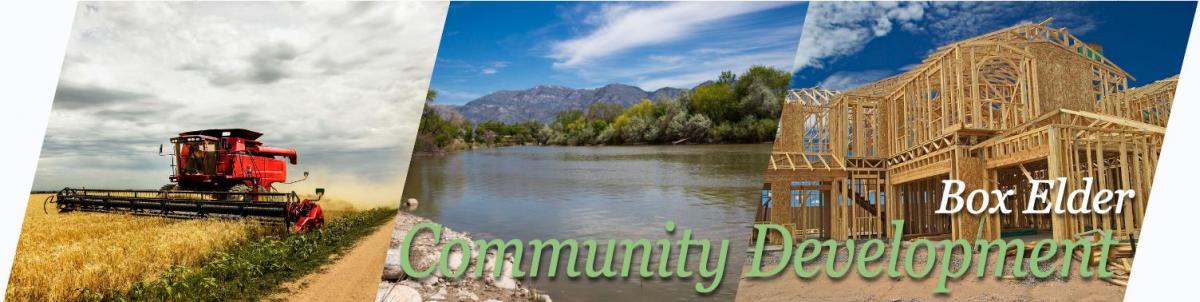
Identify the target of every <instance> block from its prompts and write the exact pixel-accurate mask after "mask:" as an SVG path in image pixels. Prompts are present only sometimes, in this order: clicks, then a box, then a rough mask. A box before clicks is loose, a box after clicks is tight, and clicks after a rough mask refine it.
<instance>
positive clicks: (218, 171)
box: [55, 129, 325, 231]
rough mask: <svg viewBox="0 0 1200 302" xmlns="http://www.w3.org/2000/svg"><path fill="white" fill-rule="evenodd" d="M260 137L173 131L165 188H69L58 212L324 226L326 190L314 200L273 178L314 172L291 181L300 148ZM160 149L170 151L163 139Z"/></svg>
mask: <svg viewBox="0 0 1200 302" xmlns="http://www.w3.org/2000/svg"><path fill="white" fill-rule="evenodd" d="M260 136H262V133H258V132H254V131H250V130H246V129H209V130H198V131H189V132H183V133H180V134H179V136H178V137H174V138H171V143H172V144H173V145H174V149H173V153H171V154H170V156H172V157H173V159H172V163H171V167H172V168H173V170H174V171H173V174H172V175H171V177H170V180H171V182H172V183H171V184H167V185H165V186H163V187H162V189H160V190H158V191H150V190H93V189H72V188H64V189H62V191H59V192H58V194H56V195H55V203H57V206H58V210H59V211H60V212H69V211H92V212H123V213H134V214H142V215H158V216H168V217H231V218H259V219H263V220H268V221H275V222H283V223H285V224H287V225H288V226H289V227H290V228H291V229H293V230H295V231H305V230H310V229H315V228H320V227H321V226H322V225H324V223H325V215H324V212H323V211H322V210H321V205H320V204H319V203H318V201H320V199H321V197H322V196H324V195H325V189H321V188H318V189H317V190H316V196H317V197H316V199H301V198H300V197H299V196H298V195H296V192H289V193H280V192H278V191H277V190H276V189H275V187H274V185H275V184H278V183H284V184H289V183H295V182H298V181H302V180H305V179H308V172H304V178H302V179H300V180H296V181H292V182H287V163H288V162H290V163H291V164H293V165H295V164H296V157H297V154H296V150H292V149H283V148H276V147H268V146H264V145H263V143H262V142H259V141H257V139H258V138H259V137H260ZM159 155H164V154H163V148H162V146H161V145H160V146H159ZM164 156H165V155H164ZM284 159H286V160H287V162H285V161H284Z"/></svg>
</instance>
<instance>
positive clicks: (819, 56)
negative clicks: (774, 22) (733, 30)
mask: <svg viewBox="0 0 1200 302" xmlns="http://www.w3.org/2000/svg"><path fill="white" fill-rule="evenodd" d="M925 5H926V4H924V3H915V2H813V3H810V4H809V7H808V14H807V15H806V17H805V19H804V30H803V33H801V34H800V42H799V43H800V44H799V46H798V47H797V50H796V58H795V61H794V62H793V64H792V70H793V71H795V70H800V69H804V68H808V67H817V68H819V67H821V66H822V65H821V64H822V60H825V59H830V58H837V57H841V56H845V55H848V54H851V53H856V52H858V51H860V50H862V48H863V46H865V45H866V44H867V42H870V41H871V39H874V38H876V37H882V36H885V35H887V34H888V33H890V32H891V31H892V28H893V27H894V25H895V24H897V23H898V24H900V25H901V26H902V27H913V26H914V24H915V23H914V22H916V21H918V20H921V19H922V18H923V17H924V12H925V9H924V7H925Z"/></svg>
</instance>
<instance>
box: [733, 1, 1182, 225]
mask: <svg viewBox="0 0 1200 302" xmlns="http://www.w3.org/2000/svg"><path fill="white" fill-rule="evenodd" d="M1049 21H1050V20H1047V21H1045V22H1042V23H1037V24H1020V25H1016V26H1013V27H1009V28H1005V29H1002V30H999V31H995V32H992V33H988V34H984V35H981V36H978V37H974V38H970V39H967V40H963V41H960V42H957V43H953V44H950V45H946V46H943V47H941V48H938V49H937V50H936V51H935V52H934V53H933V54H931V55H930V56H929V57H927V58H926V59H925V60H924V61H923V62H922V63H921V64H920V65H918V66H917V67H916V68H913V69H911V70H910V71H908V72H905V73H903V74H900V75H897V76H893V77H889V78H886V79H883V80H880V81H876V82H873V83H869V84H865V85H863V86H860V87H857V88H854V89H851V90H848V91H845V92H838V91H832V90H827V89H822V88H807V89H797V90H792V91H791V92H790V93H789V94H788V96H787V100H786V101H785V103H784V110H783V116H782V117H781V119H780V126H779V133H778V135H777V139H776V141H775V146H774V149H773V151H772V154H771V163H770V165H769V166H768V168H767V186H769V187H770V188H771V189H770V192H771V195H772V201H771V203H770V204H771V206H772V207H773V208H774V210H773V211H767V210H768V209H765V208H762V207H760V209H759V213H760V215H759V216H758V218H756V220H759V219H762V221H765V222H772V223H778V224H787V225H789V226H792V227H793V231H800V232H802V233H804V234H803V236H804V237H806V238H807V237H814V236H819V237H823V238H833V239H861V238H879V237H888V238H892V237H894V236H901V237H902V238H917V237H922V238H932V237H949V238H957V239H976V238H999V237H1000V236H1001V235H1002V234H1003V232H1004V231H1006V230H1015V229H1031V230H1041V231H1046V232H1048V233H1050V235H1051V236H1052V237H1053V238H1054V239H1060V240H1061V239H1069V238H1072V236H1073V235H1075V234H1077V233H1082V232H1086V231H1089V230H1094V229H1098V228H1105V229H1113V230H1114V231H1115V233H1116V237H1119V238H1127V239H1128V238H1136V237H1137V233H1138V231H1139V230H1140V227H1139V226H1140V225H1141V222H1142V219H1143V218H1144V214H1145V208H1146V206H1147V200H1148V197H1149V196H1148V195H1149V192H1150V191H1149V188H1150V185H1151V184H1152V183H1153V176H1154V167H1155V165H1156V164H1157V161H1158V153H1159V151H1160V149H1161V148H1162V137H1163V135H1164V134H1165V128H1164V127H1165V126H1166V123H1167V120H1168V118H1169V116H1170V108H1171V103H1172V101H1173V97H1174V92H1175V88H1176V85H1177V83H1178V76H1175V77H1170V78H1167V79H1163V80H1160V81H1156V82H1154V83H1151V84H1148V85H1145V86H1142V87H1139V88H1129V87H1128V86H1127V85H1128V84H1127V83H1128V80H1130V79H1132V76H1130V75H1129V74H1128V73H1127V72H1125V71H1124V70H1123V69H1121V68H1120V67H1119V66H1118V65H1117V64H1116V63H1113V62H1112V61H1110V60H1109V59H1108V58H1107V57H1105V56H1104V55H1103V53H1102V52H1101V51H1100V50H1099V49H1100V47H1098V46H1096V45H1093V44H1088V43H1085V42H1083V41H1081V40H1079V39H1078V38H1077V37H1075V36H1073V35H1071V34H1070V33H1069V32H1068V31H1067V29H1065V28H1057V29H1056V28H1051V27H1049V26H1048V24H1049ZM1057 177H1065V178H1067V183H1068V187H1069V188H1070V187H1077V186H1078V185H1079V184H1080V183H1081V182H1082V180H1083V178H1084V177H1091V178H1093V179H1095V185H1094V190H1100V189H1134V190H1136V191H1137V197H1136V198H1135V199H1134V201H1133V202H1130V203H1128V204H1127V208H1126V209H1123V213H1122V214H1120V215H1117V214H1107V215H1095V214H1091V215H1023V214H1019V213H1013V214H1007V215H998V214H994V215H969V214H958V215H954V216H947V215H938V214H934V210H936V207H937V206H938V202H940V196H939V194H941V182H940V180H942V179H947V178H954V179H959V180H963V181H964V182H966V183H967V185H968V189H987V190H991V189H997V188H1004V189H1009V188H1012V189H1016V190H1018V192H1023V193H1020V194H1027V191H1028V188H1029V181H1030V180H1032V179H1054V178H1057ZM798 195H800V196H801V197H797V196H798ZM785 196H786V198H781V197H785ZM776 199H778V200H776ZM1024 202H1025V201H1024V200H1021V201H1017V202H1015V203H1014V204H1010V205H1009V207H1010V208H1012V209H1016V210H1017V212H1019V210H1020V209H1023V207H1024ZM780 209H788V210H780ZM768 212H769V215H767V214H764V213H768ZM894 219H903V220H905V221H906V226H905V228H904V230H903V233H902V234H891V231H892V230H891V228H890V227H888V223H887V222H888V221H889V220H894ZM773 239H778V238H773Z"/></svg>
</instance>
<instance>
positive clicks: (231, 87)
mask: <svg viewBox="0 0 1200 302" xmlns="http://www.w3.org/2000/svg"><path fill="white" fill-rule="evenodd" d="M446 5H447V4H446V3H444V2H443V3H428V2H425V3H412V2H406V3H386V4H371V3H353V4H346V3H327V4H314V3H231V2H226V3H196V2H182V3H123V2H101V3H94V2H93V3H84V4H80V6H79V7H78V8H77V12H76V18H75V22H74V25H73V28H72V32H71V37H70V41H69V44H68V47H67V54H66V57H65V60H64V63H63V67H62V76H61V78H60V82H59V84H58V90H57V93H56V95H55V100H54V105H53V109H52V112H51V115H50V121H49V125H48V128H47V132H46V138H45V142H44V147H43V150H42V153H41V160H40V161H39V167H38V172H37V178H36V181H35V185H34V186H35V187H34V189H58V188H62V187H65V186H72V187H79V186H86V187H90V188H158V187H159V186H162V185H163V184H165V183H167V182H168V180H167V176H168V175H169V174H170V167H169V164H170V161H169V158H166V157H159V156H158V155H157V153H158V145H159V144H168V145H169V143H168V139H169V138H170V137H172V136H174V135H176V134H177V133H179V132H182V131H187V130H197V129H205V128H248V129H251V130H255V131H259V132H262V133H264V134H265V135H263V137H262V138H261V139H260V140H261V141H263V142H265V143H266V144H267V145H269V146H276V147H285V148H294V149H297V150H298V151H299V153H300V165H299V166H291V167H289V172H290V173H291V175H292V176H295V177H299V176H300V172H301V171H305V170H307V171H311V172H312V173H313V177H312V178H310V180H309V181H307V182H303V183H300V184H297V185H292V186H287V185H283V186H282V187H280V189H281V190H285V189H292V190H297V191H310V190H311V188H312V187H314V186H322V187H326V188H328V190H329V194H330V195H331V196H342V197H345V198H354V199H364V200H368V201H381V200H390V201H395V200H398V198H399V190H400V189H401V188H402V185H401V184H402V183H403V177H404V175H405V174H406V171H407V165H408V159H409V154H410V153H411V151H412V142H413V137H414V136H415V133H416V126H417V119H418V118H419V115H420V111H421V108H422V106H423V98H424V96H425V90H426V88H427V87H428V84H429V76H430V73H431V71H432V68H433V63H434V61H435V57H436V53H437V48H438V42H439V37H440V35H441V31H442V24H443V22H444V20H445V14H446Z"/></svg>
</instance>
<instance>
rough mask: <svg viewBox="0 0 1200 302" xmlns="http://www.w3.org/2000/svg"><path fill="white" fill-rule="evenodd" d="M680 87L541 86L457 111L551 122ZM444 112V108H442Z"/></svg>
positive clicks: (479, 117)
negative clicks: (573, 111)
mask: <svg viewBox="0 0 1200 302" xmlns="http://www.w3.org/2000/svg"><path fill="white" fill-rule="evenodd" d="M683 91H684V90H683V89H679V88H670V87H666V88H662V89H658V90H655V91H645V90H642V89H641V88H638V87H636V86H630V85H625V84H608V85H605V86H604V87H600V88H595V89H575V88H569V87H563V86H550V85H541V86H537V87H533V88H529V89H525V90H501V91H496V92H493V93H490V94H488V95H485V96H482V97H479V98H477V99H475V100H472V101H470V102H467V103H466V104H464V105H462V106H456V107H455V108H454V109H455V110H456V111H458V112H459V113H460V114H462V116H463V117H465V118H466V119H467V120H469V121H471V122H476V123H477V122H481V121H487V120H495V121H501V122H505V123H515V122H525V121H538V122H543V123H546V122H551V121H553V120H554V116H555V115H556V114H558V113H559V112H562V111H564V110H569V109H579V110H587V108H588V106H590V105H592V104H594V103H597V102H607V103H615V104H620V105H621V106H626V107H628V106H630V105H633V104H636V103H637V102H640V101H641V100H643V99H650V100H657V99H659V98H663V97H668V98H674V97H678V96H679V95H680V94H682V93H683ZM442 110H445V109H442Z"/></svg>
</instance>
